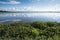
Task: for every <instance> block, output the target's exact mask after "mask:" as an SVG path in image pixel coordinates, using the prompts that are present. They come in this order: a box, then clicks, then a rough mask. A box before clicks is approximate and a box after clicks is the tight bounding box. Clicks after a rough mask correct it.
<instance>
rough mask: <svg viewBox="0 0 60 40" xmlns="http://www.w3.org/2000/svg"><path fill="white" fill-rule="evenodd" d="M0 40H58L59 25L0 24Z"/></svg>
mask: <svg viewBox="0 0 60 40" xmlns="http://www.w3.org/2000/svg"><path fill="white" fill-rule="evenodd" d="M0 40H60V23H56V22H32V23H30V22H27V23H26V22H14V23H8V24H0Z"/></svg>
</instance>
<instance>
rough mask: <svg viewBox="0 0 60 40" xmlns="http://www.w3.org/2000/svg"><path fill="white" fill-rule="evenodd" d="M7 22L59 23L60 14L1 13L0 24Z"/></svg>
mask: <svg viewBox="0 0 60 40" xmlns="http://www.w3.org/2000/svg"><path fill="white" fill-rule="evenodd" d="M6 21H57V22H60V13H1V14H0V22H6Z"/></svg>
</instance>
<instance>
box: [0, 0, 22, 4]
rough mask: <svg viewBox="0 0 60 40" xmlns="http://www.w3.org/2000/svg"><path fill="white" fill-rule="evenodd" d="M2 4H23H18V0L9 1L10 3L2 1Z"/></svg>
mask: <svg viewBox="0 0 60 40" xmlns="http://www.w3.org/2000/svg"><path fill="white" fill-rule="evenodd" d="M0 4H21V2H18V1H16V0H9V1H8V2H3V1H0Z"/></svg>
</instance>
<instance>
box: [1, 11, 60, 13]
mask: <svg viewBox="0 0 60 40" xmlns="http://www.w3.org/2000/svg"><path fill="white" fill-rule="evenodd" d="M0 13H60V11H0Z"/></svg>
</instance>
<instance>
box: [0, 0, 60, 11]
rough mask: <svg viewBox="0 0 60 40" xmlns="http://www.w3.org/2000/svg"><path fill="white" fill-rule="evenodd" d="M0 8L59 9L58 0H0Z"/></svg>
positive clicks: (25, 9) (59, 1)
mask: <svg viewBox="0 0 60 40" xmlns="http://www.w3.org/2000/svg"><path fill="white" fill-rule="evenodd" d="M0 10H9V11H10V10H13V11H22V10H24V11H59V10H60V0H0Z"/></svg>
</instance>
